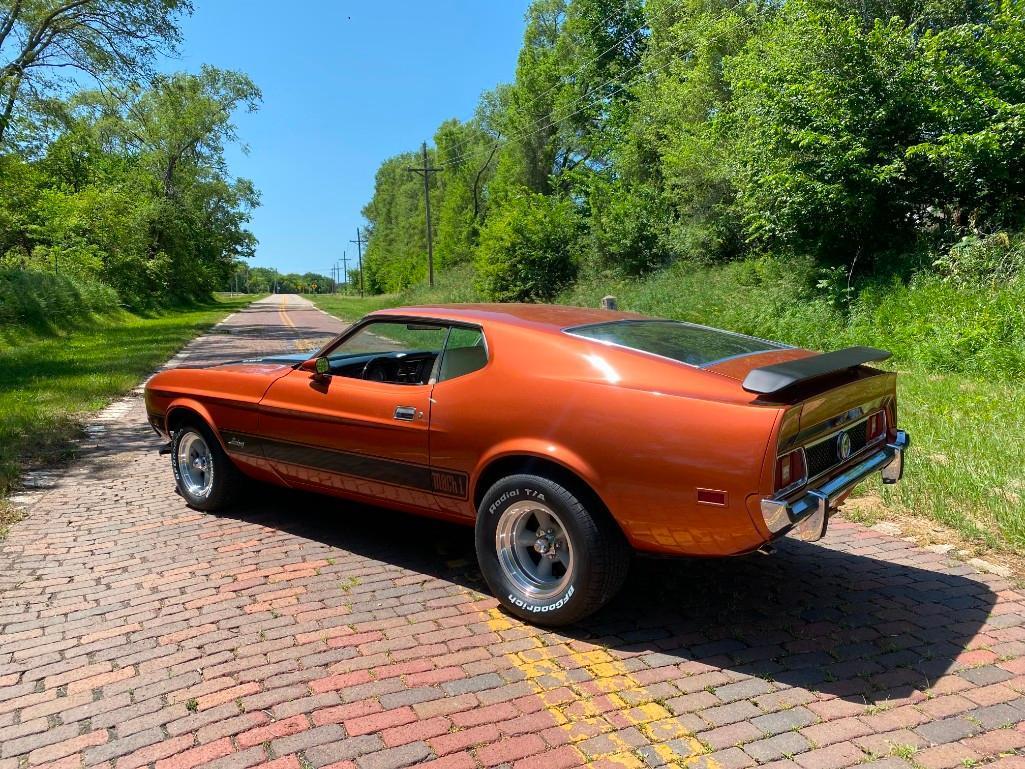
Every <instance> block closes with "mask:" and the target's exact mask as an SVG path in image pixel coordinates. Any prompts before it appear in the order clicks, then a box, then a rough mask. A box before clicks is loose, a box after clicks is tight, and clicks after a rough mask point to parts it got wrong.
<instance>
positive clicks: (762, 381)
mask: <svg viewBox="0 0 1025 769" xmlns="http://www.w3.org/2000/svg"><path fill="white" fill-rule="evenodd" d="M889 357H890V353H889V352H887V351H886V350H877V349H876V348H875V347H848V348H846V349H844V350H837V351H836V352H827V353H823V354H822V355H809V356H808V357H807V358H798V359H797V360H791V361H787V362H786V363H776V364H774V365H772V366H762V367H761V368H756V369H751V371H749V372H748V374H747V376H746V377H744V384H743V387H744V389H745V390H747V391H748V392H751V393H763V394H770V393H778V392H779V391H780V390H785V389H786V388H788V387H791V386H793V385H795V384H798V383H800V382H806V381H808V380H809V379H815V378H816V377H820V376H824V375H826V374H832V373H833V372H835V371H842V370H843V369H847V368H854V367H855V366H860V365H861V364H862V363H870V362H872V361H879V360H886V359H887V358H889Z"/></svg>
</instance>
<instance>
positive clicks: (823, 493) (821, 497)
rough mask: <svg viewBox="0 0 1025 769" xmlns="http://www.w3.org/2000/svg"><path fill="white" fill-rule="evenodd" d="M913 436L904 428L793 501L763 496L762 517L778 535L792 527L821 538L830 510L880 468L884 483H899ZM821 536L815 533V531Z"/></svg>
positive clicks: (812, 537)
mask: <svg viewBox="0 0 1025 769" xmlns="http://www.w3.org/2000/svg"><path fill="white" fill-rule="evenodd" d="M910 443H911V439H910V438H909V437H908V434H907V433H906V432H904V431H903V430H898V431H897V437H896V438H894V440H893V441H891V442H890V443H887V444H886V445H885V446H883V448H881V449H879V450H878V451H876V452H875V453H874V454H871V455H869V456H868V457H866V458H865V459H863V460H861V461H860V462H858V464H856V465H853V466H852V467H849V468H847V469H846V470H844V471H843V472H842V473H840V475H838V476H836V477H835V478H833V479H832V480H830V481H827V482H826V483H824V484H822V486H820V487H819V488H817V489H806V490H805V491H804V493H803V494H801V496H799V497H797V498H796V499H793V500H791V501H789V502H788V501H786V500H785V499H771V498H769V499H763V500H762V505H761V507H762V519H763V520H764V521H765V525H766V527H767V528H768V529H769V531H770V532H771V533H772V534H773V535H775V534H779V533H781V532H783V531H785V530H787V529H790V528H792V527H793V528H795V529H797V528H800V529H802V530H805V531H802V532H801V533H804V534H807V535H808V536H802V537H801V538H803V539H818V537H819V536H821V535H822V530H824V529H825V522H826V518H827V515H828V513H829V511H830V510H832V509H833V508H834V507H836V503H837V502H838V501H839V500H840V499H841V498H842V497H843V496H844V495H845V494H847V492H849V491H850V490H851V489H853V488H854V487H855V486H857V485H858V484H859V483H861V482H862V481H863V480H865V478H867V477H868V476H869V475H871V474H872V473H874V472H875V471H876V470H879V471H881V473H882V476H883V483H896V482H897V481H899V480H900V479H901V477H902V476H903V475H904V452H905V450H906V449H907V447H908V446H909V445H910ZM816 531H817V533H818V536H814V535H815V533H816Z"/></svg>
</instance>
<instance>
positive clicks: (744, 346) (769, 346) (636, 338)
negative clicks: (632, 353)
mask: <svg viewBox="0 0 1025 769" xmlns="http://www.w3.org/2000/svg"><path fill="white" fill-rule="evenodd" d="M566 332H567V333H569V334H573V335H574V336H582V337H586V338H587V339H594V340H596V341H598V342H604V343H605V344H615V345H619V346H621V347H629V348H630V349H633V350H641V351H643V352H649V353H652V354H654V355H661V356H662V357H663V358H672V359H673V360H678V361H680V362H681V363H689V364H690V365H692V366H707V365H709V364H711V363H717V362H718V361H721V360H724V359H726V358H733V357H736V356H737V355H750V354H751V353H756V352H765V351H766V350H780V349H784V348H785V347H786V345H782V344H776V343H775V342H766V341H765V340H764V339H755V338H754V337H752V336H744V335H743V334H734V333H733V332H731V331H720V330H719V329H715V328H707V327H705V326H696V325H694V324H692V323H682V322H680V321H675V320H617V321H612V322H610V323H595V324H593V325H589V326H576V327H575V328H568V329H566Z"/></svg>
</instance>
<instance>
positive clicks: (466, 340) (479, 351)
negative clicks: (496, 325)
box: [438, 327, 488, 382]
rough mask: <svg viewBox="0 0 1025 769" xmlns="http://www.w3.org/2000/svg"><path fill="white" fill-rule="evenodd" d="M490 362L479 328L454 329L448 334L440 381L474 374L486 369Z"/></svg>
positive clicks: (439, 375) (439, 376) (439, 374)
mask: <svg viewBox="0 0 1025 769" xmlns="http://www.w3.org/2000/svg"><path fill="white" fill-rule="evenodd" d="M487 362H488V348H487V345H486V344H485V342H484V332H482V331H481V330H480V329H479V328H460V327H453V328H452V329H451V330H450V331H449V334H448V342H447V343H446V344H445V353H444V354H443V355H442V358H441V369H440V371H439V372H438V381H439V382H444V381H446V380H448V379H455V378H456V377H460V376H465V375H466V374H472V373H473V372H474V371H479V370H480V369H482V368H484V366H486V365H487Z"/></svg>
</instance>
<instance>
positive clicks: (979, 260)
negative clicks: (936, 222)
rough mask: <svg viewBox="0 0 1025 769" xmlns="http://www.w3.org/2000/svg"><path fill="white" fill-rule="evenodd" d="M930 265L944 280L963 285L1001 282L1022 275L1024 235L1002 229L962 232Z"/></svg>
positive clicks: (1024, 263)
mask: <svg viewBox="0 0 1025 769" xmlns="http://www.w3.org/2000/svg"><path fill="white" fill-rule="evenodd" d="M933 266H934V267H935V268H936V269H937V271H938V272H939V274H940V275H942V276H944V278H946V279H947V280H948V281H950V282H953V283H956V284H958V285H963V286H981V285H987V284H989V285H997V286H1000V285H1004V284H1006V283H1008V282H1010V281H1013V280H1016V279H1017V278H1019V277H1025V236H1022V235H1017V236H1014V237H1012V236H1011V235H1009V234H1008V233H1006V232H1001V233H997V234H995V235H989V236H986V237H979V236H977V235H966V236H965V237H964V238H962V239H961V240H960V241H959V242H958V243H956V244H955V245H954V246H952V247H951V248H950V250H949V251H947V253H945V254H943V255H941V256H940V257H939V258H938V259H936V261H935V262H933Z"/></svg>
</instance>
